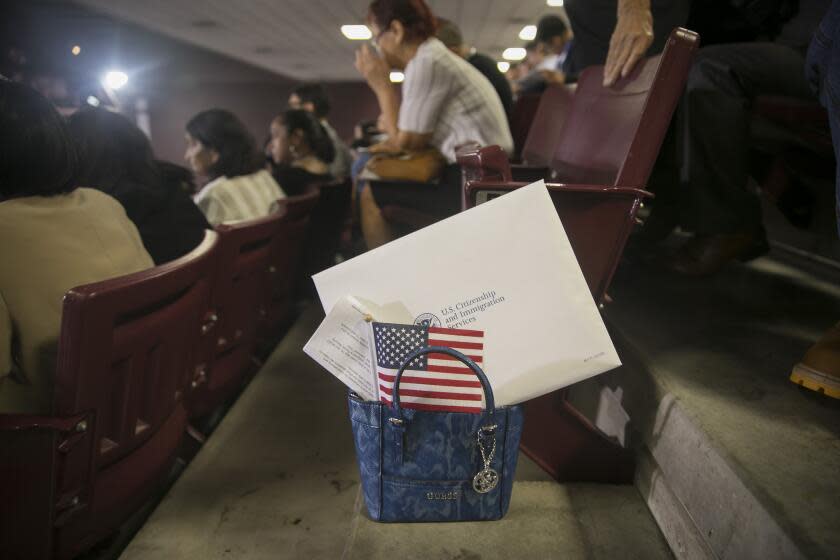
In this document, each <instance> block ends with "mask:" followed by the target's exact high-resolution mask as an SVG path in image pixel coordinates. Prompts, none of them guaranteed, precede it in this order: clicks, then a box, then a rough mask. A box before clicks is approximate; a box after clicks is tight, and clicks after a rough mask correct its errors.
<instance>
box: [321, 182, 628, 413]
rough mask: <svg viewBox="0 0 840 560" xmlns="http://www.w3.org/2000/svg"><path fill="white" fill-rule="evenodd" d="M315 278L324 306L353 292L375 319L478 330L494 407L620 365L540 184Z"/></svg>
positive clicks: (523, 398) (414, 234) (567, 242)
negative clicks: (480, 334) (429, 323)
mask: <svg viewBox="0 0 840 560" xmlns="http://www.w3.org/2000/svg"><path fill="white" fill-rule="evenodd" d="M313 280H314V281H315V286H316V287H317V289H318V295H319V296H320V298H321V304H322V305H323V307H324V310H325V311H327V312H328V311H329V310H331V309H332V308H333V305H335V303H336V302H337V301H338V300H340V299H341V298H343V297H344V296H346V295H350V296H355V297H356V298H358V299H359V300H360V301H361V302H363V303H364V304H365V305H366V306H367V307H369V308H370V309H371V310H372V311H373V312H374V313H373V314H374V317H375V318H376V319H377V320H379V321H387V322H403V323H414V322H416V321H419V320H423V319H426V320H431V321H432V322H433V323H435V322H437V323H439V324H440V326H443V327H450V328H463V329H476V330H483V331H484V332H485V335H484V367H483V369H484V371H485V373H486V374H487V377H488V378H489V380H490V383H491V386H492V388H493V392H494V395H495V398H496V404H497V405H506V404H515V403H519V402H522V401H525V400H528V399H531V398H534V397H538V396H540V395H543V394H545V393H548V392H551V391H554V390H556V389H559V388H561V387H565V386H567V385H571V384H572V383H576V382H578V381H581V380H583V379H586V378H588V377H591V376H593V375H597V374H599V373H603V372H605V371H607V370H610V369H613V368H615V367H617V366H619V365H621V362H620V360H619V358H618V354H617V353H616V351H615V348H614V347H613V344H612V341H611V340H610V337H609V335H608V334H607V330H606V328H605V326H604V322H603V320H602V319H601V315H600V313H599V312H598V308H597V306H596V304H595V302H594V301H593V299H592V295H591V293H590V291H589V288H588V287H587V285H586V281H585V280H584V278H583V274H582V273H581V270H580V266H578V263H577V259H576V258H575V255H574V253H573V251H572V247H571V245H570V244H569V239H568V237H566V232H565V230H564V229H563V225H562V224H561V223H560V218H559V217H558V216H557V212H556V210H555V209H554V204H553V203H552V201H551V198H550V197H549V194H548V190H547V189H546V188H545V183H544V182H543V181H539V182H538V183H534V184H532V185H529V186H527V187H524V188H521V189H518V190H516V191H514V192H512V193H510V194H507V195H505V196H502V197H499V198H497V199H494V200H492V201H490V202H487V203H485V204H482V205H480V206H476V207H475V208H472V209H470V210H468V211H466V212H462V213H460V214H458V215H455V216H452V217H450V218H447V219H446V220H443V221H441V222H438V223H436V224H434V225H432V226H429V227H427V228H425V229H422V230H420V231H417V232H414V233H412V234H410V235H407V236H405V237H403V238H401V239H398V240H396V241H393V242H391V243H388V244H387V245H383V246H381V247H379V248H377V249H374V250H372V251H369V252H367V253H365V254H363V255H360V256H358V257H356V258H354V259H352V260H349V261H346V262H343V263H341V264H339V265H337V266H334V267H332V268H330V269H328V270H325V271H323V272H321V273H319V274H316V275H315V276H314V277H313Z"/></svg>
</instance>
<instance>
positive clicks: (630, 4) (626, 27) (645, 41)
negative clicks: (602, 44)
mask: <svg viewBox="0 0 840 560" xmlns="http://www.w3.org/2000/svg"><path fill="white" fill-rule="evenodd" d="M652 43H653V14H651V11H650V0H619V1H618V21H617V23H616V25H615V30H614V31H613V34H612V37H611V38H610V50H609V53H608V54H607V62H606V65H605V66H604V86H605V87H609V86H611V85H613V84H614V83H615V81H616V80H617V79H618V78H619V77H622V78H624V77H626V76H627V75H628V74H630V72H632V71H633V68H634V67H635V66H636V63H637V62H639V60H641V58H642V57H643V56H644V55H645V53H646V52H647V50H648V48H650V45H651V44H652Z"/></svg>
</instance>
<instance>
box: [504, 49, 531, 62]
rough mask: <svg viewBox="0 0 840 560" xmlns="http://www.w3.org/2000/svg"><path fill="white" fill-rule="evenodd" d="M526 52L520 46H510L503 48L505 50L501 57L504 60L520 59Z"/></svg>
mask: <svg viewBox="0 0 840 560" xmlns="http://www.w3.org/2000/svg"><path fill="white" fill-rule="evenodd" d="M527 54H528V53H527V52H525V49H523V48H522V47H511V48H509V49H505V52H503V53H502V58H504V59H505V60H522V59H523V58H525V56H526V55H527Z"/></svg>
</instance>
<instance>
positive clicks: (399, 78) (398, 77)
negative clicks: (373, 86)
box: [390, 72, 405, 84]
mask: <svg viewBox="0 0 840 560" xmlns="http://www.w3.org/2000/svg"><path fill="white" fill-rule="evenodd" d="M390 78H391V81H392V82H394V83H395V84H401V83H402V82H403V80H405V74H403V73H402V72H391V76H390Z"/></svg>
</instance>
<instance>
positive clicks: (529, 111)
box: [508, 93, 541, 160]
mask: <svg viewBox="0 0 840 560" xmlns="http://www.w3.org/2000/svg"><path fill="white" fill-rule="evenodd" d="M540 97H541V94H539V93H526V94H524V95H520V96H519V97H518V98H517V99H516V102H515V103H514V104H513V108H512V109H511V112H510V134H511V136H512V137H513V146H514V153H513V154H508V156H509V157H510V158H511V159H513V160H518V159H519V157H520V155H521V153H522V148H523V146H524V145H525V140H526V139H527V138H528V132H529V131H530V130H531V125H532V124H533V122H534V116H535V115H536V114H537V109H538V108H539V106H540Z"/></svg>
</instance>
